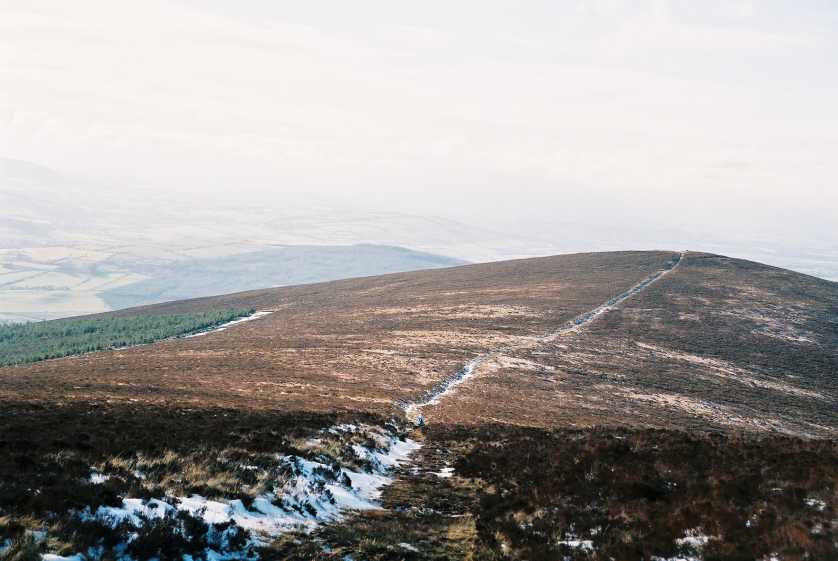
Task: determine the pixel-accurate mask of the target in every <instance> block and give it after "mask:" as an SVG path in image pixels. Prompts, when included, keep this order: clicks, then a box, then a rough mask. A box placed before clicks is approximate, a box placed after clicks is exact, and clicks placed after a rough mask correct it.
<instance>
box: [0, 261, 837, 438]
mask: <svg viewBox="0 0 838 561" xmlns="http://www.w3.org/2000/svg"><path fill="white" fill-rule="evenodd" d="M676 255H677V254H674V253H672V252H621V253H606V254H577V255H566V256H557V257H549V258H540V259H527V260H519V261H507V262H499V263H490V264H482V265H470V266H464V267H455V268H450V269H440V270H432V271H421V272H414V273H401V274H394V275H386V276H381V277H370V278H362V279H353V280H346V281H336V282H330V283H322V284H312V285H304V286H296V287H287V288H278V289H267V290H258V291H251V292H243V293H238V294H232V295H228V296H222V297H214V298H205V299H197V300H189V301H181V302H174V303H169V304H162V305H157V306H151V307H146V308H137V309H132V310H125V311H121V312H117V314H118V315H131V314H138V313H139V314H144V313H181V312H193V311H203V310H210V309H228V308H256V309H259V310H270V311H272V312H273V313H271V314H270V315H268V316H266V317H264V318H262V319H260V320H259V321H256V322H252V323H248V324H246V325H242V326H238V327H236V328H235V329H230V330H228V331H224V332H221V333H217V334H211V335H207V336H205V337H201V338H196V339H187V340H177V341H170V342H163V343H159V344H156V345H154V346H151V347H141V348H135V349H128V350H122V351H114V352H107V353H98V354H93V355H88V356H83V357H78V358H72V359H66V360H56V361H50V362H46V363H41V364H36V365H32V366H29V367H25V368H17V369H15V370H14V372H7V371H4V372H3V375H2V377H1V378H0V392H2V394H1V395H3V396H4V397H5V398H6V399H15V400H17V399H21V400H26V401H32V400H35V401H46V402H49V401H51V400H53V399H55V398H57V397H58V396H64V397H61V399H64V398H65V397H66V396H67V395H73V396H74V399H76V400H79V399H82V400H85V401H88V400H89V401H90V402H95V403H99V404H104V403H107V404H117V403H147V404H154V403H165V404H169V405H183V406H189V407H221V406H223V407H234V408H241V409H261V408H271V409H275V408H278V409H281V410H286V411H287V410H305V411H333V410H346V411H368V412H376V413H382V414H394V413H397V412H398V403H399V402H401V401H409V400H411V399H415V398H417V397H418V396H421V395H422V394H423V393H425V392H427V391H430V390H432V389H433V387H434V386H435V385H436V384H439V383H441V382H443V381H444V380H445V379H446V378H447V377H449V376H450V375H451V374H452V373H454V372H456V371H457V370H459V369H460V368H461V367H462V365H463V364H465V363H466V362H468V361H469V360H471V359H472V358H474V357H476V356H479V355H481V354H484V353H487V352H492V351H497V350H502V351H503V352H499V353H498V354H496V355H494V356H493V357H492V358H491V360H490V361H488V362H486V363H485V364H483V365H482V366H481V367H480V368H479V369H478V371H477V372H476V373H475V375H474V377H473V379H472V380H471V381H470V383H469V384H466V385H463V386H462V387H459V388H458V389H457V390H456V391H455V392H453V393H452V395H450V396H447V397H446V398H445V399H443V400H442V401H441V402H440V403H439V404H438V405H435V406H434V407H432V408H429V409H428V410H427V411H425V414H426V416H427V417H429V418H430V419H432V420H437V419H439V420H444V421H446V422H456V423H477V422H485V421H494V422H503V423H513V424H519V425H530V426H590V425H599V424H606V425H610V424H617V425H621V426H650V427H656V426H657V427H671V426H673V425H675V426H683V427H685V428H691V427H695V426H705V427H706V426H709V427H716V428H746V429H755V430H762V429H766V430H780V431H784V432H790V433H795V434H804V435H828V434H832V435H834V434H835V431H836V430H838V415H836V399H838V387H837V384H838V382H836V379H835V372H836V371H838V356H836V351H835V349H836V348H838V345H837V344H836V343H838V334H837V333H838V328H837V327H836V316H838V285H836V284H835V283H832V282H828V281H823V280H819V279H816V278H813V277H808V276H805V275H801V274H797V273H792V272H789V271H784V270H780V269H776V268H772V267H767V266H763V265H759V264H755V263H751V262H746V261H739V260H735V259H728V258H724V257H719V256H712V255H707V254H696V253H687V254H686V255H685V256H684V258H683V261H682V262H681V264H680V266H679V267H678V268H677V270H675V271H672V272H671V274H668V275H666V276H665V277H664V278H661V279H659V280H658V282H656V283H654V284H652V285H651V286H649V287H647V288H646V289H645V290H643V291H642V292H640V293H638V294H636V295H633V296H632V297H631V298H629V299H628V300H627V301H625V302H623V303H621V304H620V305H618V306H616V307H615V308H614V309H611V310H609V311H607V312H606V313H604V314H603V315H602V316H601V317H600V318H598V319H597V321H595V322H592V323H591V324H590V325H588V326H586V327H585V329H582V330H579V331H578V332H572V333H566V334H563V335H562V336H560V337H555V338H553V339H551V340H547V341H536V340H534V338H536V337H540V336H543V335H545V334H548V333H551V332H554V331H556V330H557V329H559V328H560V327H562V326H563V325H564V324H565V323H566V322H568V321H570V320H572V319H573V318H575V317H577V316H579V315H581V314H584V313H585V312H587V311H589V310H593V309H595V308H596V307H597V306H599V305H601V304H602V303H604V302H606V301H608V300H609V299H610V298H612V297H613V296H615V295H617V294H619V293H621V292H623V291H625V290H627V289H629V288H630V287H632V286H633V285H635V284H636V283H638V282H640V281H642V280H643V279H644V278H646V277H648V276H650V275H652V274H654V273H655V271H658V270H660V269H662V268H664V267H665V265H666V263H667V262H668V261H669V260H671V259H672V258H673V257H675V256H676ZM80 386H81V387H85V388H90V389H86V390H84V391H81V392H79V391H78V390H74V389H73V388H78V387H80ZM137 400H139V401H137Z"/></svg>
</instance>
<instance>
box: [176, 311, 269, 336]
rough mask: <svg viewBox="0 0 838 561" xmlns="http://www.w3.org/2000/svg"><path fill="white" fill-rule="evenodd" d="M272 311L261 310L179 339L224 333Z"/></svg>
mask: <svg viewBox="0 0 838 561" xmlns="http://www.w3.org/2000/svg"><path fill="white" fill-rule="evenodd" d="M272 313H273V310H263V311H261V312H254V313H252V314H250V315H249V316H245V317H243V318H238V319H234V320H232V321H228V322H227V323H222V324H221V325H216V326H215V327H211V328H209V329H205V330H203V331H199V332H197V333H192V334H190V335H183V336H181V337H179V338H180V339H191V338H193V337H201V336H202V335H209V334H210V333H216V332H218V331H224V330H225V329H227V328H228V327H232V326H233V325H237V324H239V323H244V322H246V321H253V320H255V319H259V318H262V317H265V316H266V315H268V314H272Z"/></svg>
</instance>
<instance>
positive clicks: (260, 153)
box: [0, 0, 838, 255]
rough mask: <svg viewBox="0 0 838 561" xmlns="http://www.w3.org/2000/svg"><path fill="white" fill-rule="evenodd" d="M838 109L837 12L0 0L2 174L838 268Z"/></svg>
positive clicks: (465, 1) (816, 4) (689, 5)
mask: <svg viewBox="0 0 838 561" xmlns="http://www.w3.org/2000/svg"><path fill="white" fill-rule="evenodd" d="M836 100H838V3H836V2H834V1H833V0H825V1H806V0H802V1H786V2H773V1H770V0H769V1H763V2H759V1H747V2H746V1H736V0H730V1H725V2H714V1H702V2H693V1H665V0H657V1H642V0H636V1H625V2H623V1H619V0H600V1H597V0H591V1H586V2H577V1H566V2H561V1H549V2H548V1H529V2H511V1H509V2H498V1H493V0H481V1H471V0H461V1H458V2H451V1H446V2H442V1H435V0H427V1H424V2H413V3H408V2H393V1H392V0H389V1H385V0H381V1H367V0H359V1H354V2H338V1H332V2H323V1H318V0H313V1H307V2H285V1H276V0H273V1H271V0H252V1H245V0H242V1H239V2H229V1H226V0H204V1H198V0H181V1H166V2H161V1H157V0H144V1H143V2H124V1H116V0H109V1H91V0H75V1H73V2H66V1H64V0H59V1H48V0H47V1H43V0H25V1H24V0H21V1H10V0H0V157H3V158H12V159H20V160H25V161H28V162H34V163H37V164H39V165H44V166H47V167H50V168H53V169H56V170H60V171H61V172H62V173H68V174H73V175H75V176H79V177H84V178H86V179H87V180H89V181H90V182H91V184H95V185H99V186H100V188H102V189H108V190H110V191H112V192H113V191H116V192H126V193H127V192H129V191H131V192H132V193H133V192H143V193H148V196H149V197H152V198H154V197H157V198H159V199H160V200H161V201H164V200H165V199H166V197H167V196H169V195H171V194H178V195H179V196H183V195H184V194H186V195H188V196H192V195H194V196H195V198H196V201H198V203H196V204H200V201H221V200H227V199H230V200H232V199H239V198H247V199H248V200H252V201H259V200H266V201H268V200H269V201H271V202H272V203H273V204H277V203H279V204H283V203H285V202H287V204H289V205H292V204H293V205H305V204H307V203H308V202H309V201H314V200H328V201H331V202H333V203H337V204H345V205H347V206H354V207H363V208H369V209H378V210H393V211H398V212H413V213H417V214H427V215H433V216H440V217H445V218H450V219H455V220H460V221H463V222H466V223H470V224H480V225H482V226H491V227H492V228H494V229H496V230H503V231H510V232H512V231H514V232H517V233H525V234H528V235H533V236H539V237H541V238H545V239H557V238H561V237H562V236H564V235H569V229H570V228H573V229H574V230H576V231H575V232H574V236H576V237H578V236H579V231H581V232H584V231H585V229H586V228H588V227H591V228H593V227H594V226H596V227H597V228H599V229H600V230H602V229H603V228H608V229H609V231H610V232H611V234H610V235H611V236H612V238H613V239H614V240H615V244H616V245H621V244H622V245H633V244H634V245H636V244H640V243H641V240H642V243H651V242H649V240H654V241H656V242H657V241H658V240H659V241H660V244H661V245H662V246H663V245H666V243H667V241H668V240H667V236H668V235H670V233H673V232H675V233H674V234H671V235H672V236H675V237H678V236H681V238H679V240H678V241H679V242H680V241H681V240H682V239H689V240H693V241H692V242H690V243H699V242H700V241H701V240H702V239H710V238H713V239H714V240H726V239H737V240H744V241H747V242H748V243H752V244H763V245H767V246H769V247H770V246H772V244H774V245H777V246H780V245H782V247H783V248H785V249H784V251H791V252H794V251H798V250H800V251H802V250H803V248H806V247H812V246H813V245H817V246H818V247H821V248H825V249H824V251H833V250H834V252H835V255H838V234H837V233H836V231H837V230H838V228H836V227H835V223H836V217H838V187H836V178H838V103H836ZM695 240H697V241H695Z"/></svg>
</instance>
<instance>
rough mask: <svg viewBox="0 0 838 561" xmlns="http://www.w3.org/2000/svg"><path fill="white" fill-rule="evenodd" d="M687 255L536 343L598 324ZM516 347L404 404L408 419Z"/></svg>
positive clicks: (475, 362)
mask: <svg viewBox="0 0 838 561" xmlns="http://www.w3.org/2000/svg"><path fill="white" fill-rule="evenodd" d="M685 253H686V252H683V251H682V252H681V253H680V254H678V255H677V256H676V257H674V258H673V259H672V260H670V261H669V262H667V263H666V265H664V268H663V269H661V270H660V271H657V272H655V273H654V274H652V275H650V276H649V277H647V278H645V279H643V280H642V281H640V282H639V283H637V284H636V285H634V286H632V287H631V288H629V289H628V290H626V291H624V292H621V293H620V294H618V295H617V296H614V297H613V298H611V299H609V300H608V301H607V302H605V303H604V304H601V305H600V306H597V307H596V308H594V309H593V310H591V311H589V312H585V313H584V314H581V315H579V316H577V317H575V318H574V319H572V320H571V321H569V322H568V323H567V324H565V325H564V326H563V327H561V328H560V329H558V330H556V331H553V332H551V333H548V334H546V335H543V336H541V337H537V338H535V339H534V340H533V343H535V344H539V343H544V342H548V341H551V340H553V339H555V338H556V337H560V336H562V335H565V334H567V333H573V332H576V331H579V330H580V329H582V328H583V327H585V326H586V325H588V324H590V323H591V322H592V321H594V320H595V319H597V318H598V317H600V316H601V315H603V314H604V313H606V312H608V311H609V310H612V309H614V308H615V307H616V306H618V305H620V304H622V303H623V302H625V301H626V300H628V299H629V298H631V297H632V296H634V295H635V294H637V293H638V292H642V291H643V290H645V289H646V288H648V287H649V286H651V285H652V284H654V283H655V282H656V281H658V280H659V279H660V278H661V277H663V276H664V275H666V274H668V273H671V272H672V271H674V270H675V269H677V268H678V266H679V265H680V264H681V261H682V260H683V258H684V254H685ZM515 348H519V346H504V347H500V348H497V349H494V350H491V351H489V352H487V353H484V354H482V355H480V356H478V357H477V358H475V359H473V360H471V361H469V362H468V363H467V364H466V365H465V366H464V367H463V368H462V369H460V370H458V371H457V372H456V373H454V375H452V376H450V377H448V378H446V379H445V380H443V381H442V382H440V383H439V384H437V385H436V386H435V387H434V388H433V389H431V390H430V391H429V392H427V393H426V394H425V395H424V396H423V397H422V398H420V399H418V400H416V401H407V402H403V403H402V404H401V405H402V407H403V409H404V411H405V414H406V415H407V417H408V419H410V420H412V421H414V422H418V421H419V420H420V418H422V416H421V411H422V408H423V407H428V406H432V405H437V404H438V403H439V402H440V401H441V400H442V399H443V398H444V397H445V396H446V395H448V394H450V393H451V392H452V391H453V390H454V389H455V388H456V387H457V386H459V385H460V384H462V383H464V382H466V381H467V380H469V379H470V378H472V377H473V376H474V375H475V374H476V373H477V370H478V369H479V368H480V366H482V365H483V364H485V363H486V362H488V361H490V360H492V359H493V358H495V357H497V356H498V355H500V354H502V353H504V352H507V351H511V350H514V349H515Z"/></svg>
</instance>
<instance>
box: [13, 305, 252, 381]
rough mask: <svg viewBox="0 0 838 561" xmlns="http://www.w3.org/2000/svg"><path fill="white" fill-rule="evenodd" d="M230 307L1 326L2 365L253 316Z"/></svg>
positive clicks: (180, 333) (119, 344)
mask: <svg viewBox="0 0 838 561" xmlns="http://www.w3.org/2000/svg"><path fill="white" fill-rule="evenodd" d="M255 311H256V310H254V309H228V310H215V311H209V312H200V313H194V314H177V315H139V316H129V317H105V318H96V319H84V318H82V319H63V320H56V321H46V322H41V323H23V324H16V325H4V326H0V367H3V366H13V365H18V364H27V363H32V362H38V361H41V360H47V359H50V358H60V357H64V356H71V355H79V354H83V353H92V352H95V351H103V350H107V349H118V348H121V347H130V346H133V345H145V344H148V343H154V342H155V341H160V340H163V339H169V338H171V337H180V336H183V335H189V334H193V333H198V332H201V331H205V330H207V329H212V328H214V327H217V326H219V325H221V324H224V323H227V322H229V321H233V320H235V319H239V318H244V317H247V316H250V315H252V314H253V313H254V312H255Z"/></svg>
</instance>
